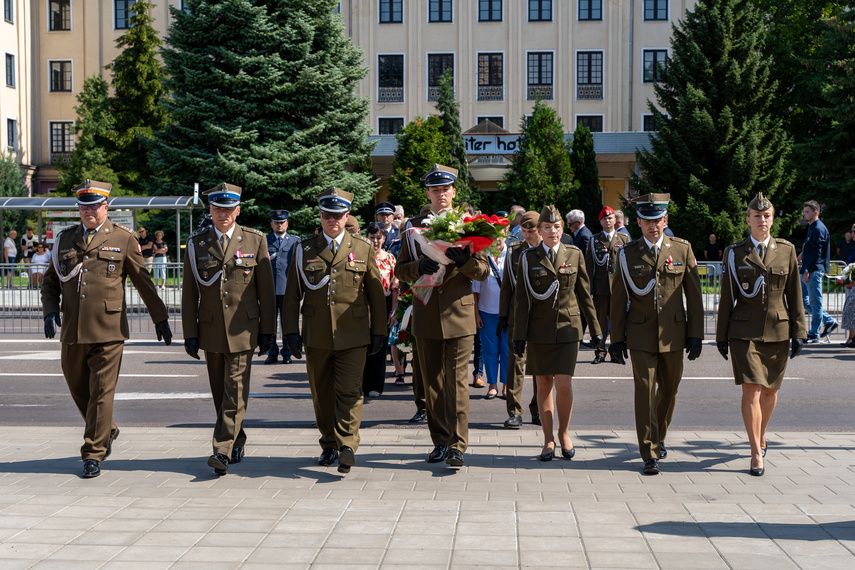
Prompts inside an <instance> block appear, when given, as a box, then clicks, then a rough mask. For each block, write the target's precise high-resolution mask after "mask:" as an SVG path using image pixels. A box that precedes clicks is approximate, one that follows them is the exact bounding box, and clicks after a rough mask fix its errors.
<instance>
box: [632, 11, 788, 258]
mask: <svg viewBox="0 0 855 570" xmlns="http://www.w3.org/2000/svg"><path fill="white" fill-rule="evenodd" d="M763 41H764V27H763V21H762V19H761V17H760V14H759V12H758V11H757V9H756V8H755V6H754V4H753V3H752V2H748V1H745V0H700V1H699V2H698V4H697V5H696V6H695V9H694V10H693V11H688V12H687V13H686V18H685V20H683V21H681V22H680V24H679V26H674V27H673V37H672V40H671V59H670V61H669V62H668V64H667V65H666V66H665V67H664V68H662V69H660V70H659V78H660V81H659V83H657V84H656V86H655V91H656V101H657V105H658V107H657V105H654V104H653V103H652V102H649V103H648V105H649V108H650V111H651V113H653V116H654V121H655V122H656V124H657V128H658V133H657V135H656V136H655V137H652V140H651V147H652V148H651V149H650V150H649V151H639V152H637V153H636V154H637V159H638V162H639V165H640V167H641V175H640V176H638V175H635V174H633V176H632V178H631V184H632V187H633V189H634V191H635V192H636V193H637V194H647V193H648V192H668V193H670V194H671V201H672V208H671V210H670V211H669V226H671V228H672V229H673V231H674V233H675V234H676V235H677V236H680V237H683V238H686V239H688V240H690V241H691V242H692V243H693V245H694V246H695V249H696V250H700V249H702V248H703V246H704V244H706V243H707V237H708V236H709V234H710V233H711V232H714V233H716V234H717V235H718V236H719V239H720V240H721V241H722V243H732V242H733V241H736V240H738V239H742V238H743V237H744V236H745V233H746V230H747V226H746V225H745V221H744V220H745V210H746V206H747V204H748V202H749V201H750V200H751V199H752V197H753V196H754V195H756V193H757V192H762V193H763V194H764V195H765V196H767V197H768V198H770V199H772V201H773V202H774V199H775V196H776V194H777V193H778V191H779V190H780V189H785V188H787V187H788V185H789V184H790V182H791V180H792V173H791V171H790V170H789V169H788V167H787V157H788V155H789V152H790V140H789V138H788V137H787V135H786V133H785V132H784V130H783V126H782V121H781V120H780V119H778V118H775V117H773V116H772V115H771V114H770V112H769V107H770V102H771V100H772V99H773V98H774V96H775V90H776V88H777V84H776V83H775V82H774V81H772V80H771V78H770V72H769V67H770V61H769V60H768V59H767V58H765V57H764V56H763Z"/></svg>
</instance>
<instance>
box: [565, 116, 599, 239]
mask: <svg viewBox="0 0 855 570" xmlns="http://www.w3.org/2000/svg"><path fill="white" fill-rule="evenodd" d="M571 148H572V149H573V153H572V154H571V155H570V163H571V164H572V165H573V174H574V175H575V176H576V180H578V181H579V190H578V192H577V194H578V196H579V200H578V202H577V203H576V205H575V207H576V208H578V209H579V210H582V211H583V212H585V225H587V226H588V228H589V229H590V230H591V231H592V232H594V233H597V232H598V231H599V229H600V225H599V224H598V223H597V220H598V216H599V215H600V210H602V209H603V190H602V188H601V187H600V170H599V168H597V154H596V153H595V152H594V137H593V135H591V130H590V129H589V128H588V127H586V126H584V125H578V126H577V127H576V132H575V133H573V144H572V145H571Z"/></svg>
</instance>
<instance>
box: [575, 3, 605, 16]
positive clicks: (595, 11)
mask: <svg viewBox="0 0 855 570" xmlns="http://www.w3.org/2000/svg"><path fill="white" fill-rule="evenodd" d="M579 19H580V20H602V19H603V0H579Z"/></svg>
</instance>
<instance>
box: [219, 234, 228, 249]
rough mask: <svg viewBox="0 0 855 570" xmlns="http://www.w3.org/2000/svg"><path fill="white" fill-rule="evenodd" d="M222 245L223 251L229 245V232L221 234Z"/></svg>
mask: <svg viewBox="0 0 855 570" xmlns="http://www.w3.org/2000/svg"><path fill="white" fill-rule="evenodd" d="M220 246H221V247H222V248H223V251H224V252H225V251H226V248H227V247H229V236H228V235H227V234H223V235H222V236H220Z"/></svg>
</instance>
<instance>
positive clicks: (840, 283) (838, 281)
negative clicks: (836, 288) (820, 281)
mask: <svg viewBox="0 0 855 570" xmlns="http://www.w3.org/2000/svg"><path fill="white" fill-rule="evenodd" d="M837 284H838V285H845V284H846V281H844V280H843V279H840V278H839V277H838V279H837Z"/></svg>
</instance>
